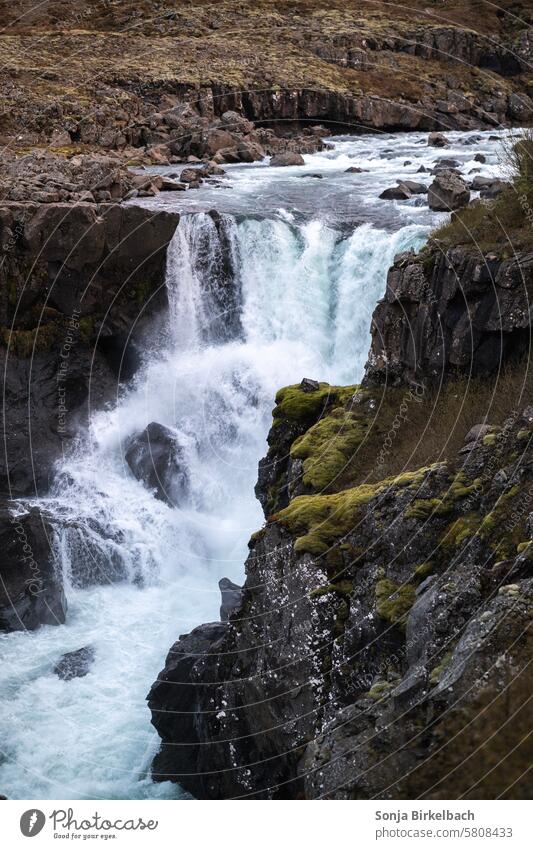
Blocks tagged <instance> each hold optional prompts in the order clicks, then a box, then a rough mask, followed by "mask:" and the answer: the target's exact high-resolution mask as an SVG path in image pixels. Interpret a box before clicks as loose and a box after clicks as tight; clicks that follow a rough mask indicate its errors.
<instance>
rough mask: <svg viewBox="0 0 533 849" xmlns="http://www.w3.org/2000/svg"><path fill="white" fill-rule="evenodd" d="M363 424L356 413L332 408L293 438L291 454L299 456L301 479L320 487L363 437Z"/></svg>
mask: <svg viewBox="0 0 533 849" xmlns="http://www.w3.org/2000/svg"><path fill="white" fill-rule="evenodd" d="M366 431H367V425H366V422H365V421H364V420H362V419H361V417H360V416H358V415H357V414H356V413H354V412H352V411H351V410H346V409H344V408H336V409H334V410H332V411H331V412H330V413H328V415H326V416H324V417H323V418H321V419H320V420H319V421H318V422H317V423H316V424H315V425H313V426H312V427H311V428H309V430H308V431H307V432H306V433H304V434H303V436H300V437H299V438H298V439H296V440H295V441H294V442H293V444H292V447H291V456H292V457H296V458H298V459H301V460H303V461H304V462H303V482H304V484H305V485H306V486H311V487H313V489H316V490H319V491H321V490H324V489H326V488H327V487H328V486H329V485H330V484H332V483H333V482H334V481H335V479H336V478H337V477H338V476H339V474H340V473H341V472H342V471H343V470H344V469H345V467H346V464H347V463H348V462H349V460H350V459H351V458H352V457H353V455H354V453H355V452H356V451H357V448H358V447H359V445H360V444H361V442H362V441H363V439H364V437H365V434H366Z"/></svg>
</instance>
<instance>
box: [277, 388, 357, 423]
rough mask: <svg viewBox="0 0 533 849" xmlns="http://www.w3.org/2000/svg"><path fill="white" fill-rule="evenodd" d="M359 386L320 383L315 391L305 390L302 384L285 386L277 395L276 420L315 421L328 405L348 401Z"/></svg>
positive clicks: (336, 404) (331, 405)
mask: <svg viewBox="0 0 533 849" xmlns="http://www.w3.org/2000/svg"><path fill="white" fill-rule="evenodd" d="M357 388H358V387H357V386H330V384H329V383H320V384H319V388H318V389H317V390H316V391H315V392H305V391H304V390H303V389H301V388H300V384H294V385H292V386H285V387H284V388H283V389H280V390H279V391H278V393H277V395H276V406H275V407H274V410H273V413H272V415H273V416H274V420H276V419H290V420H292V421H303V422H306V421H313V420H316V419H317V418H318V417H319V416H320V414H321V412H322V411H323V410H326V409H327V408H328V407H333V406H338V405H339V404H344V403H346V401H348V399H349V398H350V397H351V396H352V395H353V394H354V393H355V392H356V391H357Z"/></svg>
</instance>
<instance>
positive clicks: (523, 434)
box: [516, 429, 531, 441]
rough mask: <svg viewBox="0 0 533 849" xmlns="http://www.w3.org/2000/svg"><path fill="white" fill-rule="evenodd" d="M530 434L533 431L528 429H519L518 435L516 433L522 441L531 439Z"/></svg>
mask: <svg viewBox="0 0 533 849" xmlns="http://www.w3.org/2000/svg"><path fill="white" fill-rule="evenodd" d="M530 436H531V431H530V430H527V429H526V430H519V431H518V433H517V435H516V438H517V439H520V440H521V441H522V440H524V439H529V437H530Z"/></svg>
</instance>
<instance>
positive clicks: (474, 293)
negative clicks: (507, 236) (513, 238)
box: [365, 247, 533, 384]
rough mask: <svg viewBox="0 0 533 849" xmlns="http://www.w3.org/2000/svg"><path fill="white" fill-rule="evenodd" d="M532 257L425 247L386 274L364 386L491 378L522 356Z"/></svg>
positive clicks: (374, 317)
mask: <svg viewBox="0 0 533 849" xmlns="http://www.w3.org/2000/svg"><path fill="white" fill-rule="evenodd" d="M532 275H533V255H530V254H518V255H517V256H516V257H515V258H513V259H510V260H500V259H498V258H497V255H494V254H487V255H486V256H485V257H483V256H479V255H475V254H472V253H471V252H469V251H468V249H466V248H461V247H458V248H453V249H450V250H448V251H447V252H446V253H445V254H442V252H441V251H440V250H439V249H438V247H437V248H435V249H432V248H427V249H425V250H424V251H423V252H422V253H421V254H419V255H418V256H411V258H407V259H403V260H399V261H398V262H397V263H395V264H394V265H393V266H392V268H391V269H390V270H389V274H388V277H387V289H386V292H385V297H384V298H383V300H381V301H380V302H379V303H378V305H377V307H376V309H375V311H374V315H373V320H372V345H371V349H370V354H369V359H368V362H367V366H366V377H365V382H366V383H367V384H372V383H381V382H385V381H387V382H392V383H404V382H409V381H410V380H420V381H422V382H424V383H433V382H435V381H438V380H440V379H441V377H442V376H443V375H446V374H449V373H451V372H458V371H470V370H471V371H472V373H473V374H480V373H490V372H493V371H496V370H497V369H498V368H499V367H501V364H502V362H505V361H507V360H509V359H512V358H514V357H516V356H519V355H520V353H521V352H524V351H525V350H527V344H528V342H527V339H528V338H529V336H528V334H529V329H528V328H529V325H530V307H529V303H528V301H527V290H528V288H529V286H531V285H532V282H533V276H532Z"/></svg>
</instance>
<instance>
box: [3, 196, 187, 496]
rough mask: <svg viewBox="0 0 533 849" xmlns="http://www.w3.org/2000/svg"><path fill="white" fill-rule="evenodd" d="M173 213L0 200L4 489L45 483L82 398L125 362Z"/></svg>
mask: <svg viewBox="0 0 533 849" xmlns="http://www.w3.org/2000/svg"><path fill="white" fill-rule="evenodd" d="M178 222H179V215H178V214H176V213H170V212H161V213H153V212H150V211H148V210H144V209H141V208H139V207H133V206H131V207H129V206H118V205H116V206H115V205H109V204H103V205H93V204H85V203H80V204H78V205H76V206H73V205H70V204H67V203H65V204H46V205H45V204H25V203H6V204H4V205H3V206H2V207H1V209H0V237H1V238H0V244H1V245H2V248H1V252H0V257H1V259H2V265H1V268H0V284H1V285H0V291H1V293H2V295H1V297H0V334H1V339H0V360H1V362H2V364H3V367H4V370H5V375H6V379H5V386H4V392H5V399H6V452H5V454H4V457H3V459H2V462H1V463H0V488H1V490H2V492H4V493H5V494H7V495H10V496H11V497H14V496H18V495H26V494H36V493H42V492H46V491H47V489H48V486H49V483H50V479H51V475H52V471H53V464H54V462H55V460H56V458H57V457H58V455H59V454H60V452H61V450H62V445H63V442H65V443H66V444H68V443H69V442H70V440H72V438H73V437H74V436H75V435H76V433H77V431H78V429H79V427H80V426H82V425H83V424H84V422H86V420H87V416H88V412H89V407H90V406H92V407H93V408H94V407H99V406H102V405H103V404H104V403H105V402H106V401H107V400H109V399H112V398H113V395H114V394H115V393H116V390H117V385H118V383H119V382H122V381H125V380H128V379H129V378H131V376H132V375H133V374H134V373H135V370H136V369H137V367H138V365H139V362H140V349H141V346H142V343H143V340H144V339H145V334H146V333H148V332H149V330H150V328H153V322H154V321H156V320H157V318H156V317H157V315H158V314H159V313H160V312H161V311H162V309H163V308H164V307H165V306H166V290H165V286H164V279H165V263H166V249H167V246H168V243H169V242H170V240H171V238H172V236H173V234H174V231H175V228H176V227H177V224H178ZM28 408H30V409H31V416H28Z"/></svg>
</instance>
